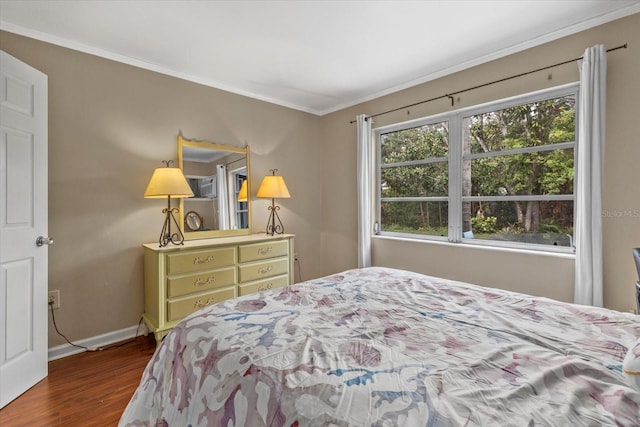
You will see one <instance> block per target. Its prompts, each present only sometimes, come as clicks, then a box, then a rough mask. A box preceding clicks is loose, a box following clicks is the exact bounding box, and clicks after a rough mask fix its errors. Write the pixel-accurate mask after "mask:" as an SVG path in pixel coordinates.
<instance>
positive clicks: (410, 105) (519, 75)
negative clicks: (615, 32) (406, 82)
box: [349, 43, 627, 123]
mask: <svg viewBox="0 0 640 427" xmlns="http://www.w3.org/2000/svg"><path fill="white" fill-rule="evenodd" d="M626 48H627V43H625V44H623V45H620V46H616V47H612V48H611V49H607V53H608V52H613V51H614V50H618V49H626ZM581 59H583V57H582V56H580V57H578V58H574V59H569V60H567V61H563V62H558V63H557V64H553V65H547V66H546V67H542V68H537V69H535V70H531V71H526V72H524V73H520V74H516V75H513V76H509V77H504V78H502V79H499V80H494V81H492V82H488V83H483V84H480V85H477V86H473V87H469V88H466V89H462V90H458V91H456V92H451V93H446V94H444V95H440V96H436V97H435V98H430V99H425V100H424V101H419V102H414V103H413V104H409V105H405V106H403V107H398V108H394V109H393V110H388V111H384V112H382V113H377V114H372V115H370V116H367V117H366V120H369V119H372V118H374V117H378V116H382V115H384V114H389V113H394V112H396V111H400V110H404V109H405V108H410V107H415V106H416V105H420V104H426V103H427V102H431V101H437V100H438V99H444V98H449V99H450V100H451V105H452V106H453V96H454V95H458V94H460V93H463V92H468V91H470V90H475V89H480V88H481V87H485V86H490V85H493V84H496V83H502V82H504V81H506V80H511V79H515V78H518V77H522V76H526V75H529V74H533V73H537V72H538V71H544V70H548V69H549V68H554V67H559V66H560V65H565V64H569V63H571V62H575V61H579V60H581ZM355 122H356V121H355V120H351V121H350V122H349V123H355Z"/></svg>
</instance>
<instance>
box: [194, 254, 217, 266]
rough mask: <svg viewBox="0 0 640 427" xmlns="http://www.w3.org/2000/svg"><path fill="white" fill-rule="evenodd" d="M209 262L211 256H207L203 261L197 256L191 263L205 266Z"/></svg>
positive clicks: (211, 258) (211, 259)
mask: <svg viewBox="0 0 640 427" xmlns="http://www.w3.org/2000/svg"><path fill="white" fill-rule="evenodd" d="M211 261H213V255H209V256H208V257H206V258H205V259H202V258H200V257H199V256H197V257H195V258H194V259H193V263H194V264H206V263H208V262H211Z"/></svg>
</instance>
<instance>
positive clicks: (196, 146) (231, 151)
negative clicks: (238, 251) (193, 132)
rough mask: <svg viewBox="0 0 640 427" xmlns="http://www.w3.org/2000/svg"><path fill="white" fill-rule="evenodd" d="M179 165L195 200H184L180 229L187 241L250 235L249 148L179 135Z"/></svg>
mask: <svg viewBox="0 0 640 427" xmlns="http://www.w3.org/2000/svg"><path fill="white" fill-rule="evenodd" d="M178 165H179V167H180V169H182V172H183V173H184V176H185V178H187V181H188V182H189V185H190V186H191V190H192V191H193V194H194V196H193V197H189V198H185V199H180V218H181V221H180V226H181V227H182V231H183V233H184V237H185V239H187V240H191V239H202V238H206V237H218V236H232V235H238V234H249V233H250V230H249V224H250V223H251V221H250V220H251V217H250V203H249V198H244V197H243V196H242V195H240V197H238V196H239V193H240V192H241V189H242V185H243V183H245V181H246V186H247V191H248V194H251V192H250V189H251V183H250V182H249V176H250V170H249V147H244V148H239V147H233V146H230V145H223V144H216V143H213V142H208V141H196V140H189V139H185V138H183V137H182V135H181V134H180V135H178Z"/></svg>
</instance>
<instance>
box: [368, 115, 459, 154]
mask: <svg viewBox="0 0 640 427" xmlns="http://www.w3.org/2000/svg"><path fill="white" fill-rule="evenodd" d="M448 150H449V131H448V128H447V122H442V123H436V124H431V125H425V126H420V127H416V128H412V129H405V130H400V131H396V132H389V133H385V134H383V135H381V138H380V154H381V157H380V161H381V163H382V164H389V163H400V162H408V161H413V160H424V159H430V158H439V157H447V153H448Z"/></svg>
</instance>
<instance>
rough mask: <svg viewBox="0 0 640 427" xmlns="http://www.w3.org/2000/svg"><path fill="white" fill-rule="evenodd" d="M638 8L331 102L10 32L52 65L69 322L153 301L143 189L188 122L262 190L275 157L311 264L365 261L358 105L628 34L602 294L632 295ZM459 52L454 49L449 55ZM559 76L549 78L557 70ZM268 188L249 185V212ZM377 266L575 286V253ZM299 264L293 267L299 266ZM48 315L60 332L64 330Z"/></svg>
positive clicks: (52, 211)
mask: <svg viewBox="0 0 640 427" xmlns="http://www.w3.org/2000/svg"><path fill="white" fill-rule="evenodd" d="M637 40H640V14H636V15H633V16H631V17H627V18H624V19H621V20H618V21H615V22H612V23H609V24H606V25H604V26H601V27H597V28H594V29H591V30H588V31H585V32H582V33H579V34H576V35H573V36H570V37H566V38H563V39H560V40H557V41H554V42H552V43H548V44H546V45H543V46H540V47H537V48H533V49H529V50H527V51H525V52H521V53H518V54H515V55H510V56H508V57H505V58H502V59H500V60H496V61H492V62H490V63H487V64H484V65H481V66H477V67H474V68H471V69H468V70H465V71H463V72H459V73H455V74H452V75H450V76H447V77H444V78H441V79H438V80H435V81H432V82H429V83H425V84H423V85H419V86H417V87H415V88H411V89H407V90H404V91H401V92H397V93H395V94H392V95H388V96H385V97H381V98H378V99H375V100H373V101H370V102H367V103H363V104H361V105H358V106H355V107H352V108H348V109H345V110H341V111H338V112H335V113H332V114H329V115H326V116H324V117H316V116H313V115H310V114H306V113H302V112H298V111H294V110H291V109H287V108H283V107H279V106H276V105H272V104H268V103H265V102H262V101H257V100H253V99H250V98H246V97H242V96H238V95H235V94H231V93H228V92H224V91H220V90H217V89H213V88H208V87H205V86H201V85H198V84H195V83H190V82H187V81H183V80H179V79H176V78H172V77H168V76H165V75H161V74H158V73H154V72H150V71H146V70H141V69H138V68H135V67H131V66H128V65H124V64H120V63H116V62H113V61H110V60H106V59H101V58H98V57H95V56H92V55H87V54H83V53H79V52H76V51H73V50H69V49H65V48H61V47H57V46H54V45H50V44H47V43H43V42H39V41H36V40H32V39H28V38H24V37H20V36H17V35H14V34H10V33H6V32H0V48H2V50H4V51H6V52H8V53H9V54H11V55H13V56H15V57H17V58H19V59H21V60H22V61H24V62H26V63H28V64H30V65H32V66H33V67H35V68H38V69H39V70H41V71H43V72H44V73H46V74H47V75H48V76H49V234H50V235H51V236H52V237H53V238H54V239H55V241H56V243H55V245H53V246H52V247H51V248H50V264H49V267H50V271H49V289H59V290H60V291H61V302H62V307H61V308H60V309H59V310H57V312H56V320H57V323H58V326H59V327H60V328H61V329H62V330H63V331H64V333H65V334H66V335H67V336H68V337H69V338H70V339H72V340H78V339H82V338H87V337H92V336H96V335H99V334H102V333H107V332H111V331H114V330H118V329H121V328H125V327H129V326H131V325H134V324H136V323H137V321H138V319H139V318H140V314H141V312H142V310H143V289H142V288H143V277H142V249H141V244H142V243H146V242H152V241H155V240H156V239H157V235H158V233H159V232H160V228H161V226H162V213H161V210H162V208H163V206H164V205H163V203H164V202H162V201H160V200H153V199H144V198H143V197H142V193H143V192H144V189H145V187H146V184H147V182H148V179H149V177H150V176H151V173H152V171H153V169H154V168H155V167H158V166H161V163H160V160H163V159H174V160H175V159H176V158H177V142H176V137H177V134H178V132H179V131H182V133H183V135H184V136H185V137H186V138H190V139H204V140H213V141H215V142H219V143H223V144H229V145H236V146H243V145H245V144H249V145H250V147H251V155H252V157H251V168H252V174H251V178H252V179H253V180H254V181H253V182H254V185H253V192H254V194H255V191H256V189H257V186H258V183H259V181H260V179H261V178H262V176H263V175H265V174H267V173H269V169H271V168H278V169H279V173H281V174H282V175H283V176H284V177H285V179H286V181H287V185H288V187H289V190H290V192H291V194H292V198H291V199H287V200H281V201H280V205H281V206H282V211H281V215H282V218H283V221H284V223H285V228H286V231H287V232H291V233H295V234H296V241H295V246H296V253H297V254H298V257H299V259H300V267H301V268H300V272H301V273H302V278H303V279H309V278H313V277H318V276H320V275H323V274H328V273H333V272H337V271H341V270H344V269H347V268H354V267H356V266H357V258H356V257H357V246H356V238H357V231H356V226H357V206H356V197H355V193H356V166H355V165H356V147H355V132H356V128H355V125H354V124H351V123H350V121H351V120H353V119H354V118H355V116H356V114H359V113H365V114H375V113H378V112H381V111H386V110H388V109H392V108H396V107H399V106H402V105H407V104H411V103H414V102H418V101H421V100H424V99H428V98H432V97H434V96H439V95H443V94H444V93H447V92H452V91H455V90H458V89H462V88H466V87H470V86H474V85H477V84H481V83H485V82H487V81H491V80H495V79H497V78H501V77H505V76H509V75H512V74H516V73H520V72H523V71H527V70H530V69H534V68H538V67H541V66H545V65H549V64H553V63H556V62H560V61H564V60H566V59H570V58H575V57H578V56H580V55H582V53H583V51H584V49H585V48H587V47H589V46H592V45H594V44H598V43H603V44H605V45H606V46H607V47H613V46H618V45H620V44H623V43H625V42H628V43H629V48H628V49H624V50H619V51H616V52H614V53H611V54H609V55H608V60H609V83H608V98H607V114H608V116H607V133H606V137H607V142H606V154H605V157H606V160H605V195H604V209H605V211H608V212H609V213H610V215H608V216H606V217H605V218H604V249H605V304H606V305H607V306H608V307H612V308H617V309H620V310H630V309H632V307H633V289H632V285H633V283H634V282H635V280H636V277H635V270H634V266H633V263H632V259H631V251H630V249H631V248H632V247H635V246H640V195H638V191H637V187H638V184H637V183H638V170H639V169H638V167H637V163H638V159H640V142H639V138H640V137H638V133H637V130H636V129H637V126H636V123H635V122H636V121H637V117H638V115H639V114H638V113H639V112H640V111H639V107H638V103H637V100H638V99H640V80H639V79H638V77H637V76H638V75H639V74H640V71H639V70H640V45H638V44H637V42H636V41H637ZM452 65H455V64H452ZM550 74H551V79H550V80H549V75H550ZM577 79H578V73H577V68H576V66H575V65H574V64H569V65H566V66H563V67H559V68H554V69H553V70H551V71H550V72H543V73H538V74H535V75H532V76H529V77H526V78H521V79H517V80H512V81H509V82H505V83H501V84H499V85H494V86H491V87H489V88H484V89H480V90H476V91H472V92H468V93H464V94H461V95H460V96H459V100H456V105H455V107H453V108H461V107H465V106H469V105H474V104H477V103H481V102H485V101H490V100H494V99H496V98H501V97H505V96H509V95H514V94H518V93H523V92H527V91H531V90H536V89H540V88H544V87H549V86H554V85H559V84H562V83H566V82H572V81H575V80H577ZM450 109H452V107H451V106H450V103H449V101H448V100H442V101H436V102H432V103H428V104H423V105H421V106H418V107H413V108H411V109H409V110H402V111H399V112H397V113H392V114H388V115H384V116H380V117H378V118H376V120H375V122H374V126H382V125H384V124H389V123H394V122H398V121H404V120H409V119H413V118H417V117H421V116H424V115H428V114H433V113H437V112H442V111H448V110H450ZM266 207H267V201H265V200H259V199H256V198H255V196H254V197H253V204H252V208H253V216H252V220H253V223H252V227H253V229H254V231H262V230H263V229H264V227H265V225H266V219H267V218H266V217H267V214H266ZM373 250H374V256H373V260H374V263H375V264H376V265H387V266H392V267H400V268H407V269H411V270H415V271H421V272H424V273H427V274H434V275H439V276H444V277H451V278H454V279H459V280H465V281H470V282H475V283H479V284H485V285H491V286H496V287H502V288H510V289H514V290H521V291H525V292H529V293H532V294H539V295H548V296H554V297H556V298H559V299H564V300H570V299H571V298H572V295H573V260H572V259H571V257H566V256H564V257H563V256H550V255H544V254H534V255H532V254H530V253H518V252H505V251H499V250H490V249H479V248H469V247H464V246H461V245H446V244H445V245H442V244H435V243H426V242H407V241H398V240H395V241H394V240H390V239H380V238H378V239H375V241H374V245H373ZM297 272H298V270H297V271H296V279H298V275H297ZM52 330H53V328H52V327H51V328H50V334H49V344H50V346H52V347H53V346H56V345H59V344H62V343H63V341H62V339H61V338H59V337H58V336H57V335H56V334H55V332H51V331H52Z"/></svg>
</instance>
